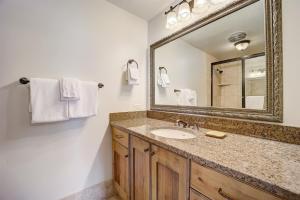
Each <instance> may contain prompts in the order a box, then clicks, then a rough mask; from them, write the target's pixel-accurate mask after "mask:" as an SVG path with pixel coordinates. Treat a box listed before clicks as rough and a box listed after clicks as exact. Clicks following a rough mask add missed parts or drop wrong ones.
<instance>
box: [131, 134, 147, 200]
mask: <svg viewBox="0 0 300 200" xmlns="http://www.w3.org/2000/svg"><path fill="white" fill-rule="evenodd" d="M130 141H131V145H130V158H131V159H130V163H131V164H130V166H131V182H130V184H131V199H132V200H150V144H149V143H148V142H145V141H144V140H142V139H140V138H138V137H135V136H130Z"/></svg>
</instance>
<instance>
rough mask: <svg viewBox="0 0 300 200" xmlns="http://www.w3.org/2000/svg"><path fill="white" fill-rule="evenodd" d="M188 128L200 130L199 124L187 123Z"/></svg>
mask: <svg viewBox="0 0 300 200" xmlns="http://www.w3.org/2000/svg"><path fill="white" fill-rule="evenodd" d="M189 128H192V129H196V130H197V131H199V130H200V126H199V125H198V124H194V125H189Z"/></svg>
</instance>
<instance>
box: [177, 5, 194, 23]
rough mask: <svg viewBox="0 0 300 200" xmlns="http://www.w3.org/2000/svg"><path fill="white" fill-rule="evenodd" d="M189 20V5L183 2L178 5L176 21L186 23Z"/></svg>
mask: <svg viewBox="0 0 300 200" xmlns="http://www.w3.org/2000/svg"><path fill="white" fill-rule="evenodd" d="M190 18H191V7H190V4H189V3H188V2H187V1H186V0H184V1H182V2H181V3H180V5H179V10H178V19H179V21H187V20H189V19H190Z"/></svg>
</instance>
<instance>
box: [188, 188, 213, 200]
mask: <svg viewBox="0 0 300 200" xmlns="http://www.w3.org/2000/svg"><path fill="white" fill-rule="evenodd" d="M190 200H211V199H209V198H207V197H206V196H204V195H202V194H201V193H199V192H197V191H196V190H193V189H190Z"/></svg>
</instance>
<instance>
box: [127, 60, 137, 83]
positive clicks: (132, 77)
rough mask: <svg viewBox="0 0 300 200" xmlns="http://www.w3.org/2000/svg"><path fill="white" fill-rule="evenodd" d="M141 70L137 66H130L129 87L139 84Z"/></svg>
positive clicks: (128, 72)
mask: <svg viewBox="0 0 300 200" xmlns="http://www.w3.org/2000/svg"><path fill="white" fill-rule="evenodd" d="M139 79H140V75H139V70H138V68H137V66H135V65H131V64H129V65H128V68H127V81H128V84H129V85H138V84H139Z"/></svg>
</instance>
